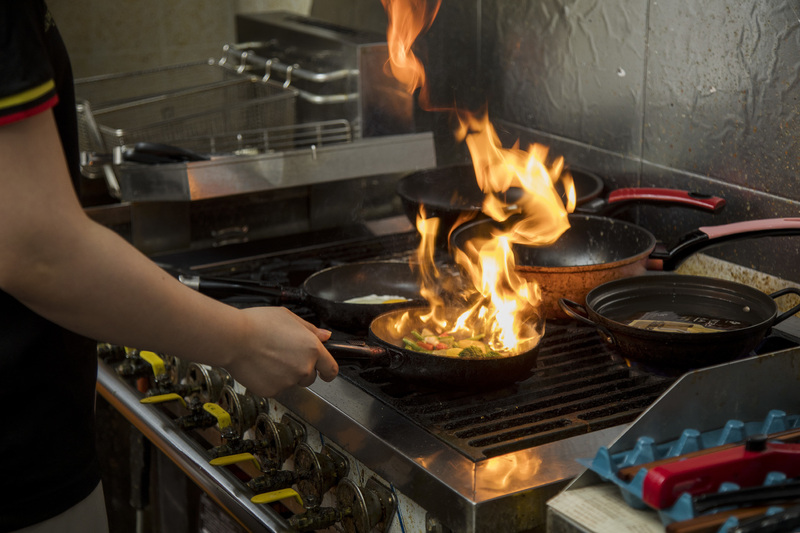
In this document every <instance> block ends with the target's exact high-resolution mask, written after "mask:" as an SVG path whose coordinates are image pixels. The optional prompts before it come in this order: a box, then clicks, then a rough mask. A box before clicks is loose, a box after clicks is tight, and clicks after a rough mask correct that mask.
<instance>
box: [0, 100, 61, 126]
mask: <svg viewBox="0 0 800 533" xmlns="http://www.w3.org/2000/svg"><path fill="white" fill-rule="evenodd" d="M57 103H58V95H57V94H54V95H53V96H51V97H50V98H48V99H47V100H45V101H44V102H42V103H41V104H38V105H35V106H33V107H29V108H27V109H23V110H22V111H17V112H16V113H11V114H9V115H2V116H0V126H2V125H4V124H11V123H12V122H17V121H20V120H22V119H25V118H28V117H32V116H34V115H38V114H39V113H42V112H43V111H47V110H48V109H51V108H53V107H55V105H56V104H57Z"/></svg>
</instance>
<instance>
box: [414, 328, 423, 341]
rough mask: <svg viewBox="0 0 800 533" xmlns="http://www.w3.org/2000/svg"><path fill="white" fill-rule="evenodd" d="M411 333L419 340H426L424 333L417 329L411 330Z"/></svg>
mask: <svg viewBox="0 0 800 533" xmlns="http://www.w3.org/2000/svg"><path fill="white" fill-rule="evenodd" d="M411 334H412V335H414V336H415V337H416V338H417V340H420V341H424V340H425V337H423V336H422V333H420V332H419V331H417V330H415V329H412V330H411Z"/></svg>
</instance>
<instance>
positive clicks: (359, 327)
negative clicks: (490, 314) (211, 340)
mask: <svg viewBox="0 0 800 533" xmlns="http://www.w3.org/2000/svg"><path fill="white" fill-rule="evenodd" d="M180 279H181V281H182V282H183V283H184V284H186V285H188V286H190V287H192V288H194V289H196V290H199V291H200V292H203V293H204V294H207V295H209V296H212V297H216V298H230V297H237V296H256V297H264V298H269V299H272V300H274V299H277V300H278V301H279V302H294V303H298V302H304V303H307V304H308V305H309V306H310V307H311V308H312V309H313V310H314V311H315V312H316V313H317V315H318V316H319V318H320V320H321V321H322V323H323V324H325V325H328V326H330V327H333V328H338V329H342V330H344V331H350V332H364V331H366V330H367V328H368V326H369V324H370V322H371V321H372V320H373V319H374V318H375V317H376V316H378V315H380V314H381V313H385V312H386V311H390V310H392V309H401V308H405V307H411V306H415V305H421V304H424V303H425V300H424V299H423V298H422V296H420V293H419V284H418V282H417V279H416V277H415V274H414V273H413V272H412V270H411V267H410V266H409V264H408V263H400V262H392V261H369V262H362V263H350V264H345V265H338V266H333V267H330V268H326V269H324V270H320V271H319V272H316V273H314V274H312V275H311V276H309V277H308V278H307V279H306V280H305V281H304V282H303V284H302V285H301V286H300V287H299V288H279V287H274V286H266V285H264V284H262V283H257V282H248V281H242V280H236V279H224V278H203V277H183V276H181V278H180ZM370 294H376V295H397V296H402V297H405V298H407V299H408V300H409V301H406V302H398V303H367V304H363V303H347V302H346V301H347V300H350V299H352V298H359V297H362V296H367V295H370Z"/></svg>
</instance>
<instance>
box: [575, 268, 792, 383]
mask: <svg viewBox="0 0 800 533" xmlns="http://www.w3.org/2000/svg"><path fill="white" fill-rule="evenodd" d="M785 294H795V295H800V290H798V289H795V288H791V287H790V288H786V289H783V290H780V291H778V292H775V293H773V294H770V295H766V294H764V293H763V292H761V291H758V290H756V289H754V288H752V287H749V286H747V285H743V284H741V283H736V282H733V281H727V280H721V279H715V278H707V277H703V276H684V275H677V274H662V275H646V276H638V277H636V278H626V279H619V280H615V281H611V282H608V283H604V284H602V285H600V286H598V287H595V288H594V289H592V290H591V291H589V293H588V294H587V295H586V305H585V306H583V305H581V304H578V303H576V302H573V301H570V300H566V299H562V300H561V301H560V305H561V307H562V309H563V310H564V311H565V312H566V313H567V314H568V315H570V316H571V317H573V318H576V319H578V320H580V321H582V322H585V323H587V324H591V325H593V326H595V327H596V328H597V329H598V331H599V332H600V334H601V336H602V337H603V339H604V340H605V341H606V342H608V343H609V344H612V345H614V346H616V347H617V348H618V349H619V351H620V352H621V353H622V354H623V355H624V356H626V357H628V358H629V359H631V360H633V361H637V362H641V363H645V364H648V365H651V366H654V367H658V368H670V369H678V370H688V369H694V368H701V367H705V366H710V365H714V364H719V363H724V362H727V361H731V360H734V359H738V358H739V357H742V356H745V355H747V354H749V353H751V352H752V351H753V350H754V349H755V348H756V347H757V346H758V344H759V343H760V342H761V341H762V339H763V338H764V337H765V336H766V335H767V334H768V333H769V331H770V329H771V328H772V327H773V326H775V325H776V324H778V323H780V322H782V321H784V320H786V319H787V318H789V317H790V316H792V315H794V314H795V313H797V312H798V311H800V305H797V306H795V307H793V308H792V309H790V310H788V311H786V312H784V313H782V314H778V307H777V305H776V304H775V298H778V297H779V296H782V295H785ZM642 318H646V319H647V320H641V319H642ZM636 319H639V323H640V326H639V327H637V326H635V325H632V324H637V322H632V321H634V320H636ZM670 322H677V323H678V325H679V327H678V328H675V329H676V330H675V331H666V330H665V328H666V324H667V323H670ZM684 324H686V326H685V327H686V331H681V330H680V329H682V328H684ZM689 324H691V328H690V327H689ZM700 325H704V326H711V328H712V329H720V331H713V332H701V333H690V332H689V331H693V330H696V329H697V327H698V326H700ZM645 327H650V328H652V329H644V328H645ZM673 327H674V326H673Z"/></svg>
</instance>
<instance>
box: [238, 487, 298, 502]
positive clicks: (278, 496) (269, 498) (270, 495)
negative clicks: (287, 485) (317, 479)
mask: <svg viewBox="0 0 800 533" xmlns="http://www.w3.org/2000/svg"><path fill="white" fill-rule="evenodd" d="M286 498H294V499H295V501H297V503H299V504H300V505H303V498H301V497H300V495H299V494H297V491H296V490H294V489H281V490H275V491H272V492H265V493H264V494H256V495H255V496H253V497H252V498H250V501H251V502H253V503H273V502H277V501H280V500H284V499H286Z"/></svg>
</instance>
